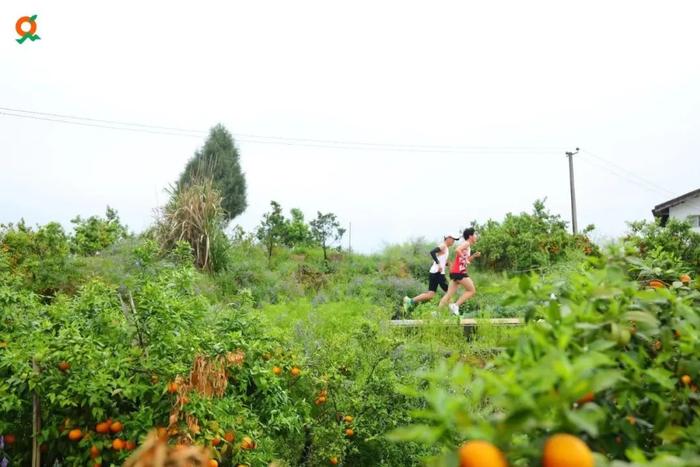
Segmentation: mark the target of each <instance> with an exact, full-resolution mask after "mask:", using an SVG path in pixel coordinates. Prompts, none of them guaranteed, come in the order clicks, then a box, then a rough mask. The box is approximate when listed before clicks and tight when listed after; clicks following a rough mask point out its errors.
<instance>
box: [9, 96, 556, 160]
mask: <svg viewBox="0 0 700 467" xmlns="http://www.w3.org/2000/svg"><path fill="white" fill-rule="evenodd" d="M0 115H3V116H7V117H15V118H25V119H34V120H44V121H49V122H54V123H63V124H72V125H80V126H87V127H95V128H103V129H110V130H121V131H132V132H140V133H150V134H161V135H168V136H189V137H197V138H201V137H203V136H205V135H206V134H207V132H206V131H204V130H192V129H185V128H178V127H169V126H161V125H149V124H143V123H136V122H125V121H119V120H106V119H98V118H92V117H82V116H77V115H70V114H63V113H51V112H38V111H32V110H25V109H17V108H12V107H0ZM232 135H233V136H234V138H236V140H237V141H240V142H245V143H253V144H277V145H285V146H301V147H313V148H325V149H351V150H353V149H354V150H375V151H376V150H382V151H392V152H414V153H442V154H548V153H552V154H555V153H559V152H561V151H562V148H556V147H537V146H500V147H499V146H448V145H420V144H396V143H374V142H360V141H344V140H324V139H314V138H297V137H286V136H269V135H257V134H248V133H232Z"/></svg>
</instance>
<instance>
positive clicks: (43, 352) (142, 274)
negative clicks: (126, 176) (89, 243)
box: [0, 241, 433, 467]
mask: <svg viewBox="0 0 700 467" xmlns="http://www.w3.org/2000/svg"><path fill="white" fill-rule="evenodd" d="M157 250H158V249H157V246H156V245H154V244H153V243H152V242H148V241H146V242H142V243H141V244H139V245H138V246H137V247H136V248H135V249H134V250H133V251H132V252H131V254H132V255H133V257H130V258H128V259H127V262H128V263H129V264H131V265H132V266H129V269H128V271H129V272H128V273H127V274H126V275H124V276H118V275H117V276H108V277H107V276H105V277H92V278H89V279H86V280H85V282H84V283H83V284H81V285H80V286H79V287H76V289H77V290H76V292H75V293H74V294H73V295H66V294H60V293H59V294H57V295H56V296H55V297H53V298H52V299H50V300H48V301H47V299H46V297H41V296H38V295H37V294H36V293H35V292H34V291H33V290H32V287H31V284H29V285H27V283H26V282H25V281H24V277H21V276H18V275H16V274H13V273H12V268H11V265H10V262H9V260H10V259H9V258H8V256H9V255H8V254H7V253H6V252H5V253H3V252H0V308H1V309H2V315H1V318H0V436H2V439H3V442H4V447H0V460H2V459H3V457H7V458H8V459H10V462H11V463H12V464H11V465H25V464H26V463H28V462H29V459H30V457H31V456H30V446H31V436H32V423H31V415H32V398H33V395H34V394H36V395H37V396H38V398H39V400H40V403H41V424H42V428H41V431H40V433H39V441H40V443H41V445H42V452H43V454H42V457H43V459H44V460H45V461H46V462H47V463H48V464H53V463H54V462H59V463H61V464H63V465H81V466H82V465H88V463H89V464H90V465H92V464H99V465H121V464H122V463H123V462H124V461H125V460H126V458H127V457H129V456H130V455H131V454H132V451H134V450H135V449H136V448H138V447H139V446H141V445H142V443H143V442H144V440H145V439H146V436H147V434H148V433H149V432H151V431H153V430H156V432H157V433H159V434H160V435H161V436H162V437H165V438H167V439H168V440H169V443H170V444H171V445H176V444H185V445H190V444H192V445H201V446H205V447H208V448H209V449H210V451H211V455H212V457H213V458H214V459H216V460H217V461H218V462H219V465H222V466H226V467H228V466H230V465H239V464H243V465H266V464H267V463H269V462H270V461H273V460H280V461H283V462H286V463H288V464H291V465H300V464H301V465H326V464H332V462H331V461H332V460H334V462H337V463H338V464H345V465H348V464H350V465H353V464H354V465H372V464H384V465H397V464H401V463H404V462H408V463H417V462H418V459H419V458H420V457H421V456H422V455H424V454H425V453H426V452H430V450H431V449H430V448H427V449H426V448H423V447H421V446H419V445H417V444H406V445H395V444H392V443H388V442H387V441H386V440H385V439H383V438H382V436H381V435H382V434H383V433H385V432H386V431H387V430H390V429H393V428H395V427H396V426H399V425H400V424H405V423H410V421H411V419H410V416H409V413H408V412H409V409H410V408H411V407H412V405H413V401H412V400H411V399H410V398H408V397H406V396H404V395H402V394H400V393H398V392H397V387H398V386H399V385H400V384H413V383H414V382H415V377H414V376H413V370H414V369H415V368H416V366H417V365H430V364H431V362H432V359H433V356H430V355H427V356H426V355H424V354H420V355H419V354H418V353H417V352H414V353H413V354H409V353H407V352H405V351H404V350H403V349H404V347H405V343H404V342H403V341H401V340H397V339H395V338H393V337H391V336H390V335H388V333H387V332H386V331H382V330H381V329H380V328H379V327H378V326H377V324H376V322H374V320H375V319H376V318H382V319H385V318H386V316H383V315H380V314H376V315H372V316H370V317H368V318H366V319H363V320H361V321H359V322H358V321H357V320H355V319H354V318H353V317H352V316H347V317H346V318H345V319H346V321H345V322H343V323H341V322H333V321H318V322H319V326H320V327H318V328H314V327H313V326H307V327H303V328H299V326H295V328H297V329H298V332H292V333H290V332H289V329H287V330H286V331H284V330H282V331H281V332H279V333H272V332H271V331H270V330H269V329H267V328H266V326H265V325H264V323H261V322H260V311H259V310H256V309H254V308H252V306H251V302H252V298H251V296H250V294H246V293H243V292H242V293H241V294H240V296H239V297H238V298H237V299H236V300H235V301H234V302H233V303H232V304H227V305H221V304H215V303H212V302H211V301H210V300H209V299H208V298H206V296H205V295H204V294H203V288H204V287H206V283H205V281H204V278H205V276H203V275H201V274H200V273H199V272H198V271H196V270H195V269H194V267H193V266H192V263H193V261H192V257H191V255H190V253H189V248H176V249H175V252H174V254H173V255H172V257H171V258H170V259H169V260H167V261H160V260H157V258H156V256H157ZM96 260H100V261H102V259H100V258H96ZM87 276H89V274H87V273H83V274H82V276H81V277H87ZM110 281H112V282H110ZM282 307H287V305H284V306H282ZM352 307H355V308H357V309H365V307H366V303H365V302H362V303H337V304H333V308H332V309H329V310H328V311H329V313H330V314H332V315H333V316H340V314H339V313H338V311H339V310H343V309H346V308H352ZM375 311H376V310H375ZM313 321H314V320H313V319H312V320H311V322H313ZM10 441H12V442H10Z"/></svg>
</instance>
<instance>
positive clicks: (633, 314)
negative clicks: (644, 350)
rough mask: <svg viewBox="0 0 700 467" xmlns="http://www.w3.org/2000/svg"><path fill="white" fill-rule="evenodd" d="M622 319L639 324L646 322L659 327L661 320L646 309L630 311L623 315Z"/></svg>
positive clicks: (653, 326) (648, 324) (650, 325)
mask: <svg viewBox="0 0 700 467" xmlns="http://www.w3.org/2000/svg"><path fill="white" fill-rule="evenodd" d="M622 319H623V320H626V321H634V322H636V323H638V324H641V323H643V324H646V325H647V326H649V327H652V328H658V327H659V321H658V320H657V319H656V318H655V317H654V316H653V315H652V314H651V313H647V312H644V311H628V312H627V313H625V314H624V315H622Z"/></svg>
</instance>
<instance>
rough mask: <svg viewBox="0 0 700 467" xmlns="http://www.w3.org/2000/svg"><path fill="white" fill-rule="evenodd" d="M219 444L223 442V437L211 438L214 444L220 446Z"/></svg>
mask: <svg viewBox="0 0 700 467" xmlns="http://www.w3.org/2000/svg"><path fill="white" fill-rule="evenodd" d="M219 444H221V438H214V439H212V440H211V445H212V446H218V445H219Z"/></svg>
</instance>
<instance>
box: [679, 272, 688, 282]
mask: <svg viewBox="0 0 700 467" xmlns="http://www.w3.org/2000/svg"><path fill="white" fill-rule="evenodd" d="M679 279H680V281H681V282H683V283H684V284H688V283H689V282H690V276H689V275H688V274H681V277H679Z"/></svg>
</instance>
